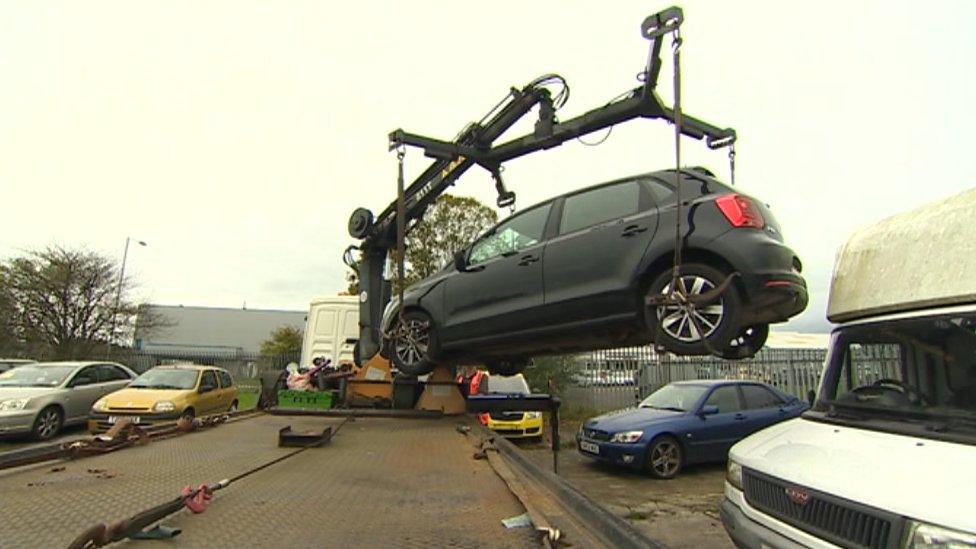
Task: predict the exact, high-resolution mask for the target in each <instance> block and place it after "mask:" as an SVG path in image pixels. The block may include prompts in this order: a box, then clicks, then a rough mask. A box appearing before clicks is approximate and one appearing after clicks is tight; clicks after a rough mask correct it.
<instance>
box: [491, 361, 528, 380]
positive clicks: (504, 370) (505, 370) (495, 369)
mask: <svg viewBox="0 0 976 549" xmlns="http://www.w3.org/2000/svg"><path fill="white" fill-rule="evenodd" d="M528 365H529V361H528V360H526V359H524V358H506V359H501V360H492V361H489V362H486V363H485V368H487V369H488V373H489V374H491V375H496V376H514V375H515V374H520V373H522V370H525V367H526V366H528Z"/></svg>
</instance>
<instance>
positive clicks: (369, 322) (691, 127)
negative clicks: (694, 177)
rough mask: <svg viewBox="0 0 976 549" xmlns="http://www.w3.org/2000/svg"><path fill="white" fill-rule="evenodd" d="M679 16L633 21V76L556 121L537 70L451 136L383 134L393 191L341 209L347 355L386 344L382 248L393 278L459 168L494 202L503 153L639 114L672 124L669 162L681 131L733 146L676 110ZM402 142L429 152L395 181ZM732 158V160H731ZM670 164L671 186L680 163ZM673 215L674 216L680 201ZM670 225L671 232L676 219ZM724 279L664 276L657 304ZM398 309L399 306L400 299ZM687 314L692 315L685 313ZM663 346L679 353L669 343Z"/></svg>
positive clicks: (670, 13)
mask: <svg viewBox="0 0 976 549" xmlns="http://www.w3.org/2000/svg"><path fill="white" fill-rule="evenodd" d="M683 19H684V16H683V13H682V11H681V9H680V8H678V7H672V8H669V9H667V10H664V11H662V12H659V13H656V14H654V15H651V16H649V17H647V18H646V19H645V20H644V22H643V23H642V24H641V34H642V36H643V37H644V38H646V39H647V40H648V41H649V42H650V49H649V53H648V59H647V64H646V66H645V67H644V69H643V71H642V72H641V73H640V76H639V80H641V81H642V82H641V85H640V86H637V87H636V88H633V89H632V90H630V91H629V92H627V93H624V94H622V95H621V96H620V97H621V98H620V99H619V100H616V101H611V102H610V103H608V104H606V105H603V106H600V107H597V108H594V109H592V110H590V111H588V112H586V113H584V114H582V115H579V116H576V117H574V118H571V119H569V120H565V121H559V120H558V118H557V116H556V112H557V110H558V109H559V108H560V107H562V106H563V104H564V103H565V102H566V100H567V99H568V95H569V94H568V86H567V85H566V82H565V80H564V79H563V78H562V77H561V76H559V75H556V74H547V75H543V76H541V77H539V78H536V79H535V80H533V81H531V82H529V83H528V84H526V85H525V86H523V87H521V88H514V87H513V88H511V89H510V90H509V92H508V94H507V95H506V96H505V98H504V99H503V100H502V101H501V102H500V103H499V104H498V105H496V106H495V108H493V109H492V110H491V111H490V112H489V113H488V114H486V115H485V116H484V117H483V118H482V119H481V120H480V121H479V122H475V123H471V124H469V125H467V126H466V127H464V128H463V129H462V130H461V132H460V133H459V134H458V137H457V138H456V139H454V140H453V141H446V140H440V139H435V138H431V137H426V136H422V135H418V134H414V133H410V132H407V131H405V130H403V129H397V130H395V131H393V132H391V133H390V134H389V150H391V151H392V150H395V151H397V157H398V160H399V161H400V172H399V179H398V189H397V199H396V200H394V201H393V202H392V203H391V204H390V205H389V206H387V207H386V209H384V210H383V211H382V212H381V213H380V214H379V215H378V216H374V215H373V213H372V212H371V211H370V210H368V209H366V208H358V209H356V210H355V211H354V212H353V213H352V215H351V216H350V218H349V226H348V229H349V234H350V235H351V236H352V237H353V238H356V239H359V240H361V243H360V244H359V245H358V246H356V245H353V246H350V247H349V248H347V249H346V252H345V254H344V256H343V259H344V261H345V263H346V264H347V265H348V266H349V267H350V268H351V269H353V270H354V271H355V272H356V274H357V275H358V279H359V282H358V284H359V288H358V289H359V301H360V313H359V325H360V330H359V338H358V342H357V345H356V351H355V361H356V363H357V364H360V365H361V364H363V363H365V362H366V361H368V360H369V359H370V358H371V357H373V356H374V355H376V354H377V353H380V354H383V353H385V351H386V350H385V349H384V345H383V342H384V340H385V339H389V337H388V334H384V333H383V326H382V319H383V317H384V313H385V312H386V309H387V307H388V306H389V304H390V302H391V297H392V296H391V294H392V285H391V282H390V280H388V279H387V278H386V277H385V276H384V273H385V272H386V271H388V268H387V262H388V260H389V259H390V256H391V252H395V257H396V258H397V263H398V278H399V279H400V280H402V279H403V258H404V255H405V250H404V239H405V235H406V233H408V232H409V230H410V229H411V228H412V227H414V226H415V225H416V224H417V223H419V222H421V221H422V219H423V217H424V214H425V212H426V210H427V208H428V207H429V206H430V205H431V204H432V203H433V202H434V201H435V200H436V199H437V198H438V197H439V196H441V195H442V194H443V193H444V192H445V191H446V190H447V189H449V188H450V187H451V186H452V185H454V184H455V183H456V182H457V180H458V178H460V177H461V175H462V174H464V173H465V172H466V171H467V170H468V169H470V168H472V167H474V166H480V167H481V168H483V169H485V170H487V171H488V173H490V174H491V177H492V179H493V180H494V182H495V189H496V191H497V193H498V197H497V200H496V203H497V205H498V207H499V208H504V207H509V206H512V205H513V204H514V203H515V193H514V192H512V191H510V190H508V188H507V187H506V185H505V183H504V181H503V179H502V167H503V165H504V163H505V162H508V161H511V160H514V159H516V158H519V157H522V156H525V155H528V154H531V153H535V152H539V151H544V150H547V149H551V148H553V147H557V146H559V145H561V144H562V143H565V142H566V141H568V140H571V139H576V138H579V137H582V136H585V135H588V134H591V133H593V132H597V131H600V130H604V129H607V128H611V127H612V126H614V125H616V124H620V123H622V122H626V121H629V120H633V119H639V118H645V119H654V120H664V121H666V122H670V123H671V124H674V126H675V131H676V135H675V147H676V153H677V154H676V157H677V159H678V164H679V167H680V136H681V135H684V136H689V137H692V138H695V139H698V140H701V139H705V140H706V143H707V145H708V147H709V148H711V149H719V148H723V147H733V146H734V143H735V141H736V133H735V130H733V129H731V128H719V127H716V126H713V125H711V124H709V123H707V122H704V121H702V120H699V119H697V118H694V117H692V116H688V115H686V114H683V113H682V112H681V109H680V87H679V82H680V77H679V75H680V72H679V71H678V66H679V58H678V48H679V47H680V44H681V39H680V35H679V29H680V26H681V23H682V21H683ZM669 35H670V36H673V38H674V41H673V48H674V60H675V63H674V67H675V87H676V90H675V91H676V93H675V104H674V106H673V107H669V106H667V105H665V103H664V102H663V101H662V100H661V98H660V96H659V95H658V93H657V91H656V88H657V82H658V77H659V75H660V72H661V67H662V64H661V50H662V48H663V43H664V39H665V38H666V37H667V36H669ZM555 85H561V86H562V89H560V90H559V91H558V92H556V93H555V94H554V93H553V92H552V91H551V90H550V87H552V86H555ZM533 109H535V110H536V111H537V119H536V122H535V126H534V131H533V132H532V133H530V134H527V135H524V136H521V137H518V138H515V139H511V140H509V141H506V142H504V143H500V144H496V143H495V141H496V140H498V139H499V138H500V137H501V136H502V134H504V133H505V132H506V131H507V130H508V129H509V128H511V127H512V126H513V125H514V124H515V123H517V122H518V121H519V120H521V119H522V118H523V117H525V116H526V115H527V114H529V113H530V112H532V111H533ZM406 147H415V148H419V149H421V150H422V151H423V152H424V154H425V155H426V156H428V157H430V158H432V159H433V162H432V163H431V164H430V165H429V166H428V167H427V168H426V169H425V170H424V171H423V172H422V173H421V174H420V175H419V176H417V178H416V179H415V180H414V181H413V182H412V183H410V185H409V186H406V187H405V188H404V181H403V157H404V154H405V150H406ZM730 152H731V154H730V158H732V159H734V150H732V151H730ZM732 165H733V166H734V163H733V164H732ZM676 171H677V179H678V187H679V193H680V185H681V170H680V169H678V170H676ZM733 174H734V172H733ZM733 177H734V175H733ZM679 208H680V200H679ZM677 217H678V219H679V221H678V223H679V224H680V223H681V221H680V218H681V215H680V209H679V213H678V216H677ZM678 232H680V225H679V228H678ZM679 241H680V239H679V238H676V243H677V242H679ZM680 246H681V244H680V243H678V244H677V247H678V248H680ZM357 251H358V257H357V254H356V252H357ZM679 267H680V251H678V252H676V253H675V269H674V273H675V276H678V272H679V269H678V268H679ZM729 282H730V281H729V280H726V281H725V282H724V283H723V284H720V285H719V286H718V287H717V288H715V289H714V290H713V291H711V292H706V293H704V294H702V295H700V296H686V295H679V294H681V292H682V288H681V287H680V285H678V284H672V285H671V287H672V288H673V289H672V290H671V291H670V292H669V294H668V295H662V296H661V301H662V303H663V302H665V301H669V300H670V301H671V302H672V303H678V304H680V306H682V307H693V306H695V305H699V306H702V305H705V304H707V303H709V302H711V301H714V300H716V299H717V298H718V297H719V296H720V295H721V293H722V292H723V291H725V289H727V288H728V286H729ZM402 286H403V285H402V284H401V285H400V291H401V296H400V299H399V300H398V302H396V303H402V302H403V298H402V290H403V287H402ZM696 300H697V301H696ZM658 305H660V303H658V304H648V306H658ZM400 313H401V314H402V308H401V311H400ZM689 316H690V317H691V318H692V319H693V321H694V322H697V320H695V317H694V315H689ZM401 324H403V323H401ZM699 329H700V326H699ZM699 331H700V332H701V330H699ZM667 350H668V351H670V352H675V353H678V352H680V351H677V350H674V349H667ZM486 366H487V367H488V368H489V371H491V370H493V366H492V365H486ZM521 367H524V365H521ZM521 367H518V368H513V366H512V365H510V364H505V365H504V373H506V374H511V373H514V371H515V370H520V369H521ZM492 373H495V372H492ZM499 373H501V370H499Z"/></svg>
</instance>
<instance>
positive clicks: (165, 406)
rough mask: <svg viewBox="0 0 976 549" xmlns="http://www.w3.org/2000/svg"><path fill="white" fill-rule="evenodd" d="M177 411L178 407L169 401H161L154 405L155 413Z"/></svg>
mask: <svg viewBox="0 0 976 549" xmlns="http://www.w3.org/2000/svg"><path fill="white" fill-rule="evenodd" d="M175 409H176V406H174V405H173V403H172V402H170V401H168V400H160V401H159V402H157V403H156V404H153V412H172V411H173V410H175Z"/></svg>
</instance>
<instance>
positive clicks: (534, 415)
mask: <svg viewBox="0 0 976 549" xmlns="http://www.w3.org/2000/svg"><path fill="white" fill-rule="evenodd" d="M525 417H526V419H539V418H540V417H542V412H526V413H525Z"/></svg>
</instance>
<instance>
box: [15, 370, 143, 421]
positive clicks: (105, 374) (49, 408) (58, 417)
mask: <svg viewBox="0 0 976 549" xmlns="http://www.w3.org/2000/svg"><path fill="white" fill-rule="evenodd" d="M135 377H136V374H135V373H134V372H133V371H132V370H130V369H129V368H126V367H125V366H122V365H121V364H114V363H110V362H41V363H37V364H24V365H20V366H18V367H16V368H14V369H12V370H8V371H6V372H3V373H0V435H6V434H15V433H20V434H22V433H30V434H31V435H32V436H33V437H34V438H36V439H38V440H46V439H49V438H51V437H53V436H54V435H56V434H58V432H59V431H60V430H61V428H62V427H63V426H65V425H72V424H78V423H84V422H85V421H87V419H88V412H89V410H91V407H92V404H94V403H95V401H96V400H98V399H100V398H102V397H103V396H105V395H107V394H108V393H111V392H112V391H117V390H119V389H121V388H123V387H125V386H126V385H128V384H129V382H130V381H132V379H133V378H135Z"/></svg>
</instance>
